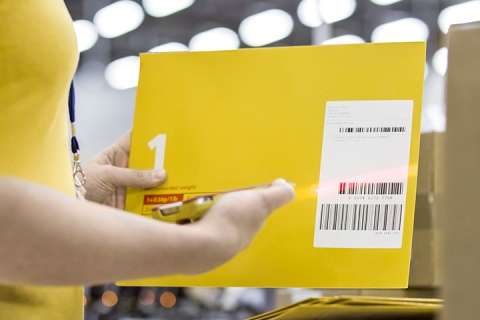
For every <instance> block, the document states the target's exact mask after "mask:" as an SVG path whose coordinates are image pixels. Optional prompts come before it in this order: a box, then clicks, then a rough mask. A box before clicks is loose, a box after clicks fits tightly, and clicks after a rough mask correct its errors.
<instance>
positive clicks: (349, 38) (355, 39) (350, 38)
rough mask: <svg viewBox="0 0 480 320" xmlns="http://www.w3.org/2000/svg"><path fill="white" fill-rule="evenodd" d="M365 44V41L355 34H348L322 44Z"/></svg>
mask: <svg viewBox="0 0 480 320" xmlns="http://www.w3.org/2000/svg"><path fill="white" fill-rule="evenodd" d="M353 43H365V40H363V39H362V38H360V37H359V36H355V35H353V34H346V35H343V36H340V37H335V38H330V39H328V40H325V41H323V42H322V44H353Z"/></svg>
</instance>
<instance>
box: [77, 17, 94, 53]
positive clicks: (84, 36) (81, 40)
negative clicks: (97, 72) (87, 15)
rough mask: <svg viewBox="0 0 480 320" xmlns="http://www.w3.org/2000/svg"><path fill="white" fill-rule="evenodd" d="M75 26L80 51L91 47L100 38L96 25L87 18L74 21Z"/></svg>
mask: <svg viewBox="0 0 480 320" xmlns="http://www.w3.org/2000/svg"><path fill="white" fill-rule="evenodd" d="M73 28H74V29H75V34H76V35H77V43H78V51H79V52H83V51H85V50H88V49H90V48H91V47H93V46H94V44H95V43H96V42H97V40H98V33H97V29H96V28H95V25H94V24H93V23H91V22H90V21H87V20H77V21H74V22H73Z"/></svg>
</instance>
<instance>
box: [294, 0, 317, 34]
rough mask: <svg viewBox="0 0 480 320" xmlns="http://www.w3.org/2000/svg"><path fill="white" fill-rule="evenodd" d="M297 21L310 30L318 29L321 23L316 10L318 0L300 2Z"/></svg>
mask: <svg viewBox="0 0 480 320" xmlns="http://www.w3.org/2000/svg"><path fill="white" fill-rule="evenodd" d="M297 15H298V19H299V20H300V22H301V23H303V24H304V25H306V26H307V27H310V28H317V27H320V26H321V25H322V23H323V21H322V18H320V11H319V9H318V0H302V2H300V4H299V5H298V9H297Z"/></svg>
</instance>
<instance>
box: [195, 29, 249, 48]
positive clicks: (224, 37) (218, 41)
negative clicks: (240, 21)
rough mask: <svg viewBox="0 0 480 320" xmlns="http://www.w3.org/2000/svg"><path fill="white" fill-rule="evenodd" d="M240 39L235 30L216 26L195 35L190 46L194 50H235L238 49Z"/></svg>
mask: <svg viewBox="0 0 480 320" xmlns="http://www.w3.org/2000/svg"><path fill="white" fill-rule="evenodd" d="M239 46H240V40H239V39H238V36H237V34H236V33H235V31H233V30H230V29H227V28H215V29H210V30H207V31H204V32H200V33H199V34H196V35H195V36H193V38H192V39H191V40H190V42H189V44H188V47H189V48H190V50H192V51H211V50H233V49H238V47H239Z"/></svg>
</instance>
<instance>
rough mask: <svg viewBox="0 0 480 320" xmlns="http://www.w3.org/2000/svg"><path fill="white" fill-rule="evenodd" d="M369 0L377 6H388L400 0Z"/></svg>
mask: <svg viewBox="0 0 480 320" xmlns="http://www.w3.org/2000/svg"><path fill="white" fill-rule="evenodd" d="M370 1H372V2H373V3H375V4H378V5H379V6H388V5H390V4H392V3H395V2H400V1H402V0H370Z"/></svg>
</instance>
